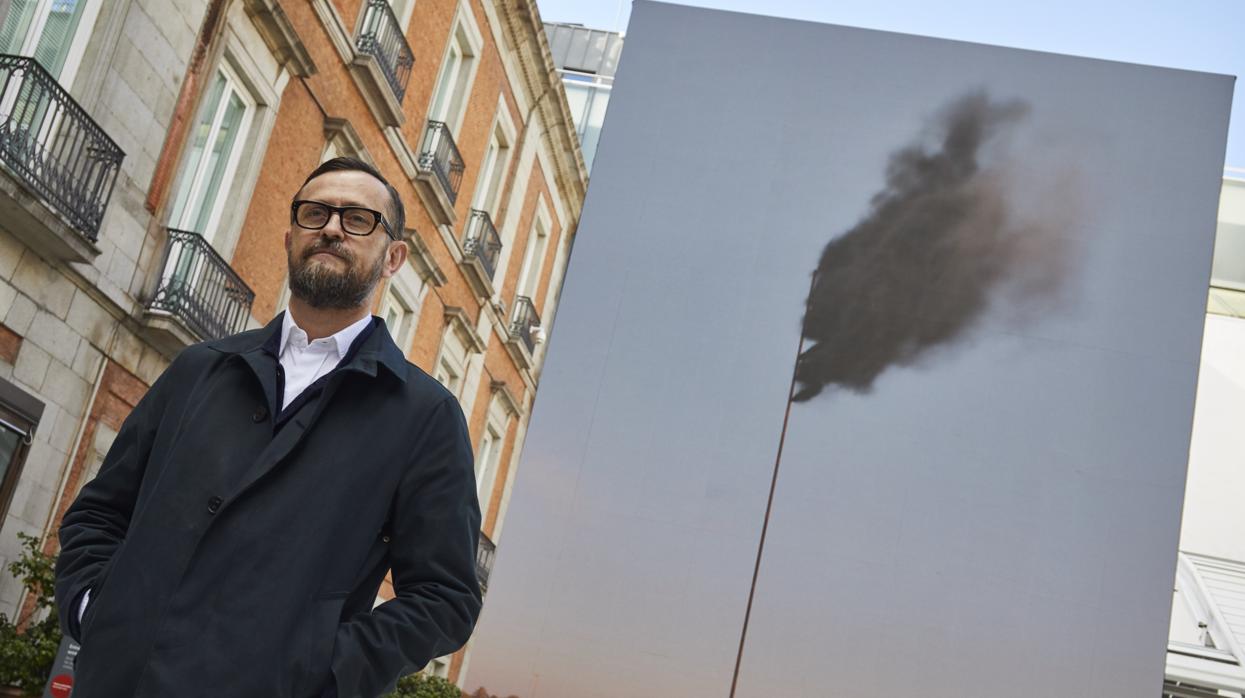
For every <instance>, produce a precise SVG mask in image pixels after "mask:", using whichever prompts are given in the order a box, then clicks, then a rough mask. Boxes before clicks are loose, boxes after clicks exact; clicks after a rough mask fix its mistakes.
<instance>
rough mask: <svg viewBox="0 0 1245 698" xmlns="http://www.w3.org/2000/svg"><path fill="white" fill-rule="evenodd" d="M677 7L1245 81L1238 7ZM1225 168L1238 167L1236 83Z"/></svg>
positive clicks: (856, 1) (861, 0) (869, 1)
mask: <svg viewBox="0 0 1245 698" xmlns="http://www.w3.org/2000/svg"><path fill="white" fill-rule="evenodd" d="M682 4H687V5H694V6H698V7H712V8H716V9H721V10H732V11H736V12H751V13H757V14H766V15H773V16H776V17H789V18H792V19H806V20H812V21H815V22H825V23H829V24H842V25H846V26H853V27H865V28H868V29H884V30H886V31H895V32H903V33H909V34H921V35H925V36H934V37H940V38H945V39H959V40H961V41H975V42H980V43H986V44H994V45H998V46H1009V47H1015V48H1027V49H1033V50H1037V51H1051V52H1054V53H1064V54H1068V55H1073V56H1086V57H1089V58H1104V59H1108V60H1115V61H1126V62H1130V63H1141V64H1144V65H1156V66H1162V67H1167V68H1184V69H1187V70H1201V71H1207V72H1213V73H1223V74H1226V75H1235V76H1238V77H1241V76H1245V40H1243V39H1242V36H1243V34H1242V32H1243V31H1245V30H1242V27H1245V2H1243V1H1242V0H1188V1H1183V0H1180V1H1178V0H1142V1H1141V2H1137V1H1136V0H1012V1H1010V2H1005V1H1001V0H944V1H943V2H929V1H928V0H886V2H877V1H876V0H833V1H831V0H691V1H689V2H685V3H682ZM539 8H540V14H541V17H542V18H543V19H544V20H546V21H553V22H577V23H580V24H584V25H587V26H590V27H595V28H599V29H611V30H625V29H626V26H627V22H628V19H629V16H630V11H631V3H630V0H622V1H621V2H620V1H619V0H539ZM1234 101H1235V105H1234V109H1233V114H1234V118H1233V122H1234V123H1233V127H1232V129H1231V133H1230V136H1229V138H1228V155H1227V163H1226V164H1227V165H1228V166H1234V167H1242V168H1245V116H1243V115H1245V80H1238V81H1237V84H1236V98H1235V100H1234Z"/></svg>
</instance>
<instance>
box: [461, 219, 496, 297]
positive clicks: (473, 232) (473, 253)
mask: <svg viewBox="0 0 1245 698" xmlns="http://www.w3.org/2000/svg"><path fill="white" fill-rule="evenodd" d="M463 254H464V255H466V256H468V257H475V258H476V259H478V260H480V264H481V265H482V266H483V267H484V272H485V274H487V275H488V278H489V280H490V281H492V280H493V273H494V272H495V271H497V260H498V258H499V257H501V236H500V235H498V234H497V228H495V227H493V219H492V217H491V216H489V215H488V211H481V210H480V209H478V208H473V209H471V217H470V218H468V219H467V234H466V235H465V236H463Z"/></svg>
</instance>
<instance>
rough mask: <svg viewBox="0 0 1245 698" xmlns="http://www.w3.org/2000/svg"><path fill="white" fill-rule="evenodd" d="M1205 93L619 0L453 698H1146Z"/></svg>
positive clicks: (996, 52)
mask: <svg viewBox="0 0 1245 698" xmlns="http://www.w3.org/2000/svg"><path fill="white" fill-rule="evenodd" d="M1231 90H1232V80H1231V78H1228V77H1224V76H1216V75H1207V74H1200V73H1193V72H1185V71H1178V70H1169V69H1160V68H1151V67H1143V66H1137V65H1129V64H1122V63H1111V62H1106V61H1099V60H1088V59H1082V58H1072V57H1066V56H1059V55H1051V54H1044V53H1037V52H1032V51H1021V50H1014V49H1005V48H997V47H991V46H983V45H975V44H966V43H960V42H953V41H946V40H937V39H929V38H923V37H917V36H906V35H898V34H890V33H884V32H876V31H866V30H859V29H849V28H844V27H837V26H829V25H821V24H813V23H806V22H798V21H790V20H780V19H772V18H767V17H760V16H752V15H744V14H735V13H727V12H720V11H711V10H703V9H694V8H688V7H682V6H676V5H667V4H658V3H651V2H637V3H636V4H635V7H634V10H633V12H632V16H631V24H630V28H629V31H628V34H627V37H626V46H625V49H624V51H623V55H622V60H621V65H620V70H619V73H618V76H617V81H616V83H615V90H614V94H613V96H612V99H611V101H610V108H609V109H610V110H609V114H608V115H607V118H606V123H605V128H604V131H603V134H602V137H601V143H600V148H599V150H598V152H597V156H596V162H595V165H594V169H593V173H592V182H591V186H590V188H589V192H588V198H587V201H586V204H585V208H584V214H583V218H582V221H581V223H580V227H579V232H578V239H577V242H576V246H575V250H574V254H573V256H572V258H571V261H570V268H569V272H568V276H567V281H566V286H565V289H564V291H563V296H562V302H561V309H560V311H559V314H558V317H557V321H556V327H554V328H553V332H552V338H551V345H550V350H549V353H548V357H547V362H546V364H545V366H544V369H543V373H542V376H541V380H540V399H539V400H538V401H537V403H536V407H535V411H534V413H533V418H532V423H531V428H530V431H529V433H528V437H527V442H526V447H525V451H524V455H523V459H522V463H521V466H520V471H519V475H518V476H517V482H516V485H515V491H514V494H513V497H512V500H511V504H510V507H509V511H508V513H507V519H506V523H505V528H504V530H503V531H502V532H501V534H500V535H499V537H498V538H499V540H498V541H497V542H498V557H497V561H496V567H495V570H494V571H493V574H492V581H491V585H490V588H489V591H488V595H487V596H486V599H485V608H484V612H483V616H482V618H481V622H480V625H479V628H478V630H477V633H476V635H475V637H474V639H473V641H472V646H471V647H472V649H471V652H470V656H469V660H468V663H467V665H466V667H465V671H466V674H465V688H466V689H467V690H468V691H469V692H475V691H477V690H478V689H480V688H483V689H485V692H487V693H488V694H491V695H495V696H499V697H502V698H505V697H506V696H518V697H519V698H583V697H587V696H594V697H596V696H600V697H608V698H614V697H618V698H634V697H636V696H680V697H682V698H687V697H699V696H705V697H712V698H717V697H722V696H740V697H744V696H747V697H749V698H752V697H760V698H768V697H770V696H878V697H881V696H893V695H920V696H922V697H923V698H965V697H966V696H968V697H976V696H982V697H985V696H1009V698H1050V696H1056V695H1057V696H1061V697H1071V696H1085V697H1087V698H1088V697H1090V696H1094V697H1095V698H1097V697H1100V696H1145V695H1157V693H1158V692H1159V690H1160V686H1161V683H1162V675H1163V664H1164V651H1165V645H1166V637H1167V627H1168V617H1169V610H1170V602H1171V593H1172V591H1171V590H1172V580H1173V577H1174V572H1175V563H1176V546H1177V537H1178V531H1179V523H1180V508H1181V501H1182V494H1183V488H1184V478H1185V466H1186V461H1187V456H1188V448H1189V435H1190V424H1191V418H1192V409H1193V398H1194V390H1195V383H1196V378H1197V364H1198V354H1199V344H1200V341H1201V336H1202V324H1203V319H1204V313H1205V304H1206V288H1207V282H1208V278H1209V273H1210V260H1211V249H1212V242H1213V237H1214V232H1215V217H1216V202H1217V197H1218V193H1219V189H1220V181H1221V176H1222V171H1223V170H1222V167H1223V154H1224V146H1225V140H1226V133H1227V120H1228V112H1229V106H1230V100H1231Z"/></svg>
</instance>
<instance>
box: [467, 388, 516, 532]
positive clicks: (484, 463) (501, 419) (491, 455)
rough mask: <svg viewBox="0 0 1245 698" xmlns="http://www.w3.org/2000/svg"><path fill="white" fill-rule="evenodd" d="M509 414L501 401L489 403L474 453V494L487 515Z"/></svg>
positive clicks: (482, 511)
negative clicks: (478, 443)
mask: <svg viewBox="0 0 1245 698" xmlns="http://www.w3.org/2000/svg"><path fill="white" fill-rule="evenodd" d="M509 421H510V414H509V412H508V411H507V410H506V408H505V406H504V405H503V403H502V401H501V400H500V399H498V398H494V399H493V402H492V403H491V404H490V405H489V409H488V418H487V419H486V420H485V423H484V437H483V438H482V439H481V440H480V450H479V453H478V454H477V455H476V461H475V468H476V496H477V497H478V498H479V500H480V511H481V513H483V514H484V515H485V516H488V510H489V504H490V503H491V501H492V498H493V487H494V485H495V484H496V480H497V470H498V466H499V465H500V464H501V452H502V450H503V447H504V446H505V443H506V428H507V426H508V425H509Z"/></svg>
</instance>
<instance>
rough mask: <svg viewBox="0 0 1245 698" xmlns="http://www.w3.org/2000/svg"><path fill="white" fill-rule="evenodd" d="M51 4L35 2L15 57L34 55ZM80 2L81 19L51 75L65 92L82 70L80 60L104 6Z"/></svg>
mask: <svg viewBox="0 0 1245 698" xmlns="http://www.w3.org/2000/svg"><path fill="white" fill-rule="evenodd" d="M55 2H56V0H37V7H36V8H35V17H34V20H33V21H32V22H31V24H30V27H28V28H27V29H26V35H25V37H24V38H23V39H22V45H21V47H20V49H19V50H17V51H16V53H17V54H18V55H22V56H32V57H33V56H34V52H35V49H36V48H38V46H39V37H41V36H42V34H43V29H44V27H46V26H47V21H48V17H49V16H50V15H51V11H52V6H53V4H55ZM83 2H85V5H83V7H82V16H81V17H79V18H78V26H76V27H75V28H74V33H73V36H72V37H70V39H69V51H68V52H67V53H66V54H65V62H64V64H63V65H61V69H60V72H58V73H57V74H56V75H55V77H56V81H57V82H59V83H60V84H61V86H62V87H64V88H65V89H66V90H68V89H69V88H70V86H71V85H73V81H74V78H75V77H77V75H78V69H79V68H81V67H82V58H83V56H85V55H86V47H87V44H88V43H89V42H90V40H91V34H92V33H93V30H94V28H95V22H96V20H97V19H99V12H100V9H101V8H102V7H103V6H104V3H103V0H83ZM44 67H45V68H46V67H47V66H44ZM48 72H51V71H48Z"/></svg>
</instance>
